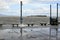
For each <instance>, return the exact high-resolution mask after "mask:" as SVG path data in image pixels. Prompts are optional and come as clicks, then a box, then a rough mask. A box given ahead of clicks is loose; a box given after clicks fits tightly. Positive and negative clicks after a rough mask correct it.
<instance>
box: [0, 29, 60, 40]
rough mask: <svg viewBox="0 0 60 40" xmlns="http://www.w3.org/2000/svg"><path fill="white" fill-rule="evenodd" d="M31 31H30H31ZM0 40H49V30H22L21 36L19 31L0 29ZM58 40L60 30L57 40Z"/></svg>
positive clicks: (59, 33) (53, 39) (53, 34)
mask: <svg viewBox="0 0 60 40" xmlns="http://www.w3.org/2000/svg"><path fill="white" fill-rule="evenodd" d="M31 30H32V31H31ZM55 34H56V33H55V30H54V29H53V30H52V36H51V37H52V38H51V39H52V40H55ZM0 39H5V40H49V28H23V34H22V36H21V33H20V29H1V30H0ZM59 39H60V29H59V31H58V40H59Z"/></svg>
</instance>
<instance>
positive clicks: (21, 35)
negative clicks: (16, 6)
mask: <svg viewBox="0 0 60 40" xmlns="http://www.w3.org/2000/svg"><path fill="white" fill-rule="evenodd" d="M20 3H21V4H20V9H21V10H20V23H21V26H22V20H23V19H22V1H20ZM20 33H21V39H22V27H20Z"/></svg>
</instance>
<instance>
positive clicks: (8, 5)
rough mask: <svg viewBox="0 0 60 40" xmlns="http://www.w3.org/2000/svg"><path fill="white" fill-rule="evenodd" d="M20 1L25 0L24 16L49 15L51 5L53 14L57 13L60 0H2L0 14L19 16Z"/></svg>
mask: <svg viewBox="0 0 60 40" xmlns="http://www.w3.org/2000/svg"><path fill="white" fill-rule="evenodd" d="M20 1H22V2H23V16H28V15H49V5H50V4H51V5H52V13H53V16H55V15H56V3H59V16H60V0H0V14H4V15H12V16H19V15H20Z"/></svg>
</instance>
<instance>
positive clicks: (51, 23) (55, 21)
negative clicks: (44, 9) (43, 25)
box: [50, 3, 58, 25]
mask: <svg viewBox="0 0 60 40" xmlns="http://www.w3.org/2000/svg"><path fill="white" fill-rule="evenodd" d="M50 25H58V3H57V17H55V18H53V17H52V15H51V5H50Z"/></svg>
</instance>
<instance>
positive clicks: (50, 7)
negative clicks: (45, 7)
mask: <svg viewBox="0 0 60 40" xmlns="http://www.w3.org/2000/svg"><path fill="white" fill-rule="evenodd" d="M50 24H51V4H50ZM49 40H51V27H50V31H49Z"/></svg>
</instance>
